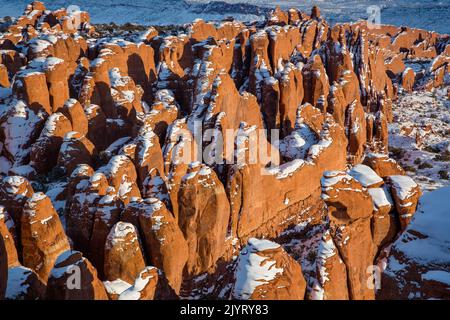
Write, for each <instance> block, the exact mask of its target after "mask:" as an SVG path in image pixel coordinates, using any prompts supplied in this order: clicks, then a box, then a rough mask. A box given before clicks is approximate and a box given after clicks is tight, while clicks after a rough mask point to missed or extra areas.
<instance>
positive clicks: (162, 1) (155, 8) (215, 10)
mask: <svg viewBox="0 0 450 320" xmlns="http://www.w3.org/2000/svg"><path fill="white" fill-rule="evenodd" d="M27 3H28V0H15V1H11V0H0V16H6V15H9V16H18V15H20V14H21V13H22V11H23V9H24V7H25V5H26V4H27ZM314 4H317V5H319V7H320V8H321V10H322V14H323V16H324V17H325V18H326V19H327V20H328V21H329V22H330V23H335V22H349V21H355V20H358V19H366V18H367V17H368V13H367V9H368V7H369V6H372V5H377V6H379V7H380V9H381V23H383V24H394V25H407V26H410V27H417V28H423V29H428V30H435V31H437V32H440V33H450V26H449V24H448V23H447V19H448V16H449V15H450V0H441V1H435V0H422V1H419V0H413V1H408V0H378V1H377V0H328V1H313V0H303V1H298V0H282V1H275V0H247V1H244V0H224V1H217V0H212V1H210V0H103V1H95V0H54V1H46V5H47V6H48V7H49V8H50V9H55V8H60V7H67V6H68V5H78V6H79V7H81V9H83V10H85V11H88V12H89V13H90V14H91V16H92V21H93V22H94V23H109V22H111V21H113V22H115V23H125V22H134V23H141V24H180V23H187V22H190V21H192V20H193V19H195V18H203V19H207V20H218V19H222V18H224V17H227V16H230V15H232V16H233V17H234V18H236V19H238V20H242V21H249V20H259V19H262V18H263V16H264V14H265V13H266V12H267V10H268V8H271V7H274V6H275V5H280V6H281V7H284V8H285V7H297V8H300V9H302V10H306V11H309V10H310V9H311V7H312V6H313V5H314Z"/></svg>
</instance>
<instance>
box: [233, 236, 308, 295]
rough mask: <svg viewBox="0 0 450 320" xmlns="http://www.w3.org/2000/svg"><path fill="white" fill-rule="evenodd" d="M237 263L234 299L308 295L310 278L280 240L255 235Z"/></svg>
mask: <svg viewBox="0 0 450 320" xmlns="http://www.w3.org/2000/svg"><path fill="white" fill-rule="evenodd" d="M236 264H237V265H236V270H235V273H234V284H233V290H232V298H233V299H243V300H247V299H251V300H303V299H304V296H305V288H306V282H305V279H304V278H303V274H302V269H301V266H300V265H299V264H298V263H297V262H296V261H295V260H294V259H293V258H291V257H290V256H289V255H288V254H287V253H286V252H285V251H284V250H283V249H282V247H281V246H280V245H279V244H277V243H274V242H271V241H268V240H259V239H255V238H251V239H250V240H249V242H248V245H247V246H246V247H245V248H244V249H242V251H241V253H240V255H239V258H238V260H237V262H236Z"/></svg>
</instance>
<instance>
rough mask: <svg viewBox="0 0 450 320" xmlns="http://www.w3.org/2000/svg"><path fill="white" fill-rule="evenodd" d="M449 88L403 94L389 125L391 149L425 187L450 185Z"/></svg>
mask: <svg viewBox="0 0 450 320" xmlns="http://www.w3.org/2000/svg"><path fill="white" fill-rule="evenodd" d="M447 90H450V86H448V87H447V88H443V89H439V90H436V91H435V92H433V93H430V92H415V93H413V94H411V95H409V94H407V95H404V94H400V95H399V100H398V103H397V104H395V105H394V122H393V123H392V124H390V125H389V149H390V152H391V156H392V157H394V158H395V159H397V160H398V161H399V162H400V164H401V165H402V167H403V168H405V169H406V170H407V173H408V175H410V176H411V177H412V178H413V179H414V180H415V181H416V182H417V183H419V184H420V186H421V187H422V189H423V190H434V189H437V188H440V187H443V186H446V185H450V180H449V179H450V177H449V175H450V100H448V98H447Z"/></svg>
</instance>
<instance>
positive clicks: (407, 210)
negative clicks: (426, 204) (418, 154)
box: [388, 175, 422, 230]
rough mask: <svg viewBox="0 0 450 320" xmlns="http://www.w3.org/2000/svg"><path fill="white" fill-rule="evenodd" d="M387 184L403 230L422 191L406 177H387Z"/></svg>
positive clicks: (414, 210) (414, 209) (413, 211)
mask: <svg viewBox="0 0 450 320" xmlns="http://www.w3.org/2000/svg"><path fill="white" fill-rule="evenodd" d="M388 183H389V185H390V189H391V193H392V197H393V199H394V202H395V208H396V209H397V213H398V215H399V219H400V226H401V229H402V230H405V229H406V226H407V225H408V223H409V222H410V221H411V219H412V217H413V215H414V213H415V212H416V208H417V204H418V202H419V198H420V196H421V195H422V191H421V190H420V187H419V185H418V184H417V183H415V182H414V180H413V179H412V178H410V177H408V176H398V175H397V176H389V177H388Z"/></svg>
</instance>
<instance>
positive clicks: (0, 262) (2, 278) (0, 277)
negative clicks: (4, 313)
mask: <svg viewBox="0 0 450 320" xmlns="http://www.w3.org/2000/svg"><path fill="white" fill-rule="evenodd" d="M7 284H8V252H7V251H6V247H5V243H4V241H3V234H2V235H0V300H3V299H4V298H5V292H6V286H7Z"/></svg>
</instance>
